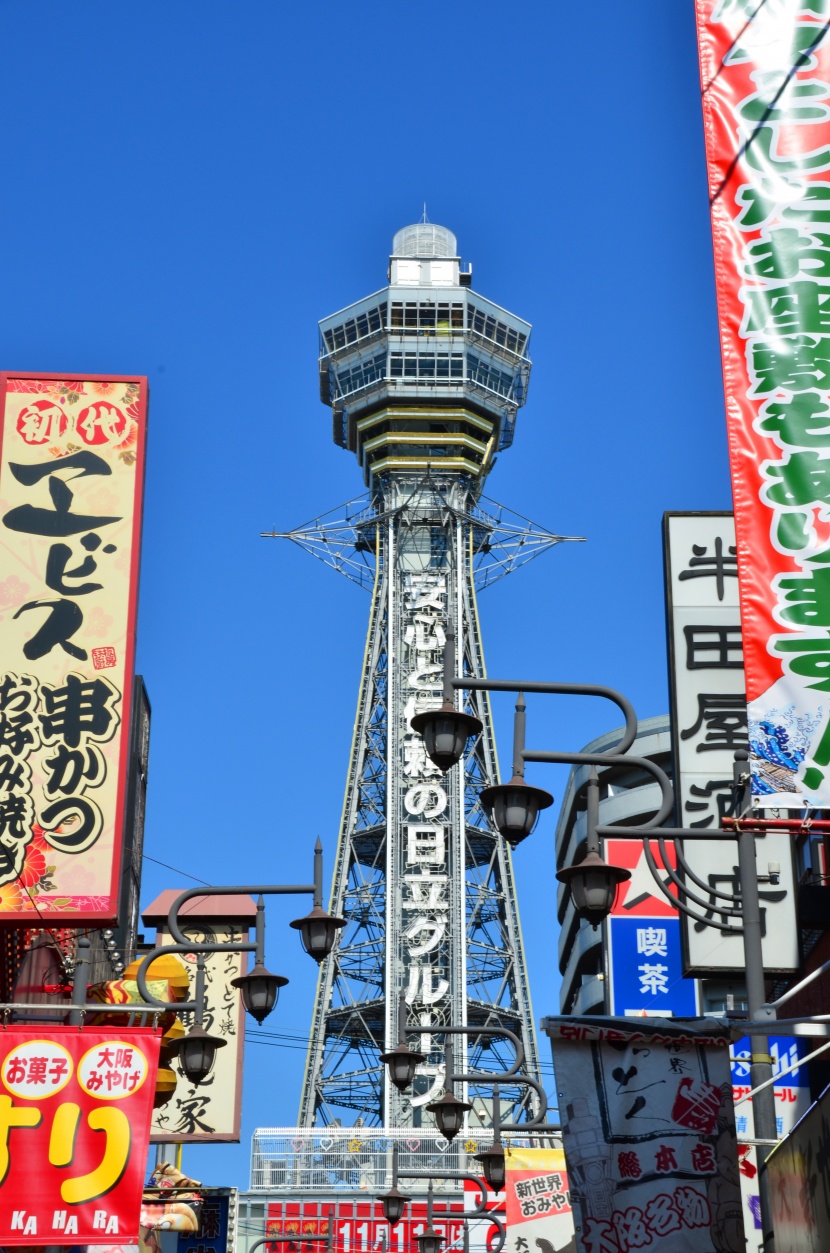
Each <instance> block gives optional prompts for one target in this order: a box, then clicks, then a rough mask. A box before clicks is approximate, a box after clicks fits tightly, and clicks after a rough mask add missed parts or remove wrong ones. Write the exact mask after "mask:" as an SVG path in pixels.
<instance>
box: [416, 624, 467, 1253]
mask: <svg viewBox="0 0 830 1253" xmlns="http://www.w3.org/2000/svg"><path fill="white" fill-rule="evenodd" d="M454 669H455V634H454V633H453V631H452V630H448V631H447V636H446V643H445V645H444V691H443V697H444V699H443V702H442V704H441V705H440V707H439V708H438V709H427V710H425V711H424V712H423V713H419V714H416V715H415V717H414V718H413V719H412V720H411V722H410V724H409V725H410V726H411V727H412V730H413V731H417V733H418V735H421V736H423V740H424V747H425V748H426V751H427V756H428V757H429V758H430V760H431V761H433V762H434V763H435V765H436V766H437V767H438V769H439V770H442V771H443V772H444V773H445V774H446V772H447V771H448V770H449V769H451V767H452V766H454V765H456V764H457V763H458V762H459V761H460V760H461V758H462V757H463V755H464V749H465V748H466V746H467V740H468V739H469V738H470V736H471V735H478V734H479V733H480V732H481V729H482V726H483V723H482V722H481V719H480V718H476V717H475V716H474V715H473V714H467V713H464V712H463V710H461V709H456V708H455V704H454V701H453V688H452V677H453V670H454ZM422 1253H429V1251H428V1250H424V1251H422Z"/></svg>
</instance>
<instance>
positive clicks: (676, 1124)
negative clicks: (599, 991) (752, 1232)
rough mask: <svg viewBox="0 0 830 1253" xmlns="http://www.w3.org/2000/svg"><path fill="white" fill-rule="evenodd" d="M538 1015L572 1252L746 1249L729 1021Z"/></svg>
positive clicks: (665, 1252)
mask: <svg viewBox="0 0 830 1253" xmlns="http://www.w3.org/2000/svg"><path fill="white" fill-rule="evenodd" d="M635 1023H636V1025H635ZM542 1026H543V1027H544V1028H545V1030H546V1031H547V1032H548V1035H549V1036H550V1039H551V1045H552V1049H553V1062H554V1067H555V1070H556V1087H557V1092H558V1094H559V1103H560V1110H561V1116H562V1139H563V1143H564V1147H565V1161H566V1164H567V1170H568V1182H569V1189H570V1200H571V1204H572V1205H573V1213H574V1226H575V1230H576V1249H577V1251H578V1253H599V1251H600V1250H601V1251H602V1253H629V1250H632V1249H648V1250H649V1253H681V1251H682V1253H724V1251H725V1250H729V1251H731V1250H742V1249H743V1248H744V1243H743V1216H742V1213H741V1191H740V1184H739V1175H738V1146H737V1143H736V1138H735V1118H734V1113H733V1107H732V1084H731V1079H730V1073H729V1031H728V1028H726V1027H724V1026H723V1024H721V1023H718V1022H716V1021H715V1020H714V1019H706V1018H696V1019H679V1018H675V1019H661V1018H651V1019H629V1018H613V1019H607V1018H605V1019H601V1020H598V1021H596V1020H594V1021H592V1020H591V1019H590V1018H571V1019H568V1018H547V1019H544V1020H543V1022H542ZM510 1253H516V1251H514V1250H510ZM522 1253H523V1251H522Z"/></svg>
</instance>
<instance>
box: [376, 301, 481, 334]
mask: <svg viewBox="0 0 830 1253" xmlns="http://www.w3.org/2000/svg"><path fill="white" fill-rule="evenodd" d="M390 327H391V329H392V330H393V331H400V330H403V331H422V332H424V333H425V334H427V335H442V334H443V335H449V334H450V333H451V332H452V331H454V330H457V331H463V330H464V305H463V304H462V303H460V302H449V301H447V302H439V303H437V304H433V303H432V302H431V301H430V302H427V301H418V300H407V301H402V300H393V301H392V310H391V317H390Z"/></svg>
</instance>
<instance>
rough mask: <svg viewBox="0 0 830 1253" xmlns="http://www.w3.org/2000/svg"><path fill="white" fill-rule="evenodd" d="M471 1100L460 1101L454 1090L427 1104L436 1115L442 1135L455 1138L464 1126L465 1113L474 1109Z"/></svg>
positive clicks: (450, 1138)
mask: <svg viewBox="0 0 830 1253" xmlns="http://www.w3.org/2000/svg"><path fill="white" fill-rule="evenodd" d="M472 1108H473V1107H472V1105H471V1104H470V1103H469V1101H459V1099H458V1097H457V1096H455V1095H454V1094H453V1093H452V1092H445V1093H444V1095H443V1096H439V1098H438V1100H437V1101H432V1103H431V1104H429V1105H427V1109H428V1110H429V1112H430V1113H431V1114H433V1115H434V1117H435V1122H436V1125H437V1127H438V1130H439V1131H440V1132H441V1135H442V1136H445V1137H446V1139H447V1140H454V1139H455V1137H456V1136H457V1135H458V1133H459V1131H460V1130H461V1128H462V1127H463V1126H464V1115H465V1114H466V1113H467V1110H468V1109H472Z"/></svg>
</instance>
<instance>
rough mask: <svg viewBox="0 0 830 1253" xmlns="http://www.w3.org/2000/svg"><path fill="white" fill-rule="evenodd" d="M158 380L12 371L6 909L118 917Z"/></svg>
mask: <svg viewBox="0 0 830 1253" xmlns="http://www.w3.org/2000/svg"><path fill="white" fill-rule="evenodd" d="M146 428H147V381H146V379H144V378H138V377H136V378H114V377H112V376H108V377H99V376H87V377H86V378H83V379H77V378H76V379H67V378H66V377H65V376H61V377H57V376H55V375H44V374H38V375H34V374H9V373H5V374H0V610H2V614H1V615H0V655H2V658H3V669H2V672H1V673H0V917H2V919H3V922H4V923H7V922H8V923H20V924H25V925H26V926H29V927H33V926H42V925H49V926H51V925H55V924H57V923H60V922H61V921H64V922H71V924H72V925H73V926H76V925H78V924H80V923H91V924H96V925H101V924H104V923H108V922H110V923H111V922H114V921H115V920H116V915H117V911H118V891H119V883H120V870H121V852H122V840H123V831H124V818H125V802H126V786H127V770H128V757H129V747H130V746H129V738H130V736H129V731H130V725H131V704H132V697H133V665H134V654H135V622H136V602H137V594H138V566H139V543H140V536H141V503H142V483H143V474H144V446H145V438H146Z"/></svg>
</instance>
